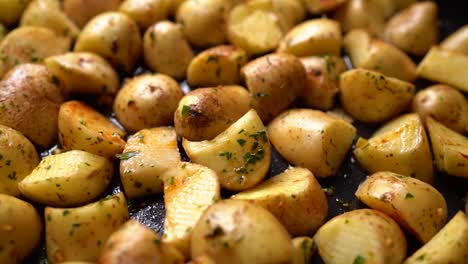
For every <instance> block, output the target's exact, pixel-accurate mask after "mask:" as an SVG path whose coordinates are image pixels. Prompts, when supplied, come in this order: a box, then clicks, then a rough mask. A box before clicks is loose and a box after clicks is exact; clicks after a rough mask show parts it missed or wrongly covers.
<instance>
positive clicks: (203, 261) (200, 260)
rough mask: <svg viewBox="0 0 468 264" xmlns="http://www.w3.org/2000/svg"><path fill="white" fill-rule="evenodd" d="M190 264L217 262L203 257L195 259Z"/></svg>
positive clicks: (214, 263)
mask: <svg viewBox="0 0 468 264" xmlns="http://www.w3.org/2000/svg"><path fill="white" fill-rule="evenodd" d="M188 264H216V262H215V261H214V260H213V259H212V258H211V257H208V256H207V255H201V256H199V257H197V258H195V259H192V260H191V261H190V262H189V263H188Z"/></svg>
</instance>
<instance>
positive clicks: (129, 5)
mask: <svg viewBox="0 0 468 264" xmlns="http://www.w3.org/2000/svg"><path fill="white" fill-rule="evenodd" d="M119 11H120V12H122V13H124V14H126V15H128V16H129V17H130V18H132V19H133V20H134V21H135V22H136V23H137V24H138V26H140V28H141V29H142V30H146V29H147V28H148V27H149V26H151V25H152V24H154V23H155V22H158V21H161V20H165V19H167V18H168V17H169V5H168V4H167V0H125V1H124V2H123V3H122V4H121V5H120V8H119Z"/></svg>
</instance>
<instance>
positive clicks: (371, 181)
mask: <svg viewBox="0 0 468 264" xmlns="http://www.w3.org/2000/svg"><path fill="white" fill-rule="evenodd" d="M356 196H357V197H358V198H359V200H361V201H362V202H363V203H365V204H366V205H367V206H369V207H370V208H372V209H375V210H379V211H381V212H383V213H385V214H387V215H388V216H390V217H392V218H393V219H394V220H395V221H397V222H398V223H399V224H400V225H401V226H402V227H403V228H405V229H406V230H408V231H409V232H410V233H412V234H413V235H414V236H416V238H418V240H419V241H421V242H422V243H427V242H428V241H429V240H430V239H431V238H432V237H433V236H434V235H435V234H437V232H439V230H440V229H441V228H442V227H443V226H444V225H445V222H446V221H447V203H446V202H445V199H444V197H443V196H442V194H441V193H440V192H439V191H437V190H436V189H435V188H434V187H432V186H431V185H430V184H427V183H425V182H423V181H420V180H418V179H415V178H411V177H407V176H403V175H400V174H396V173H392V172H377V173H374V174H372V175H371V176H369V177H368V178H367V179H366V180H365V181H364V182H363V183H361V185H360V186H359V188H358V190H357V191H356Z"/></svg>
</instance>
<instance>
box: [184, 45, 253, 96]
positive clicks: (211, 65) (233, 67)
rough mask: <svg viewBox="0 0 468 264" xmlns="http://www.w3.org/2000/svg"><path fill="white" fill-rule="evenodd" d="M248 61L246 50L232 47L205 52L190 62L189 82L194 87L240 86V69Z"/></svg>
mask: <svg viewBox="0 0 468 264" xmlns="http://www.w3.org/2000/svg"><path fill="white" fill-rule="evenodd" d="M247 60H248V58H247V54H246V53H245V51H244V50H242V49H240V48H237V47H234V46H230V45H229V46H228V45H221V46H216V47H213V48H210V49H207V50H204V51H202V52H201V53H199V54H198V55H197V56H196V57H195V58H193V60H192V61H191V62H190V65H189V67H188V69H187V82H188V84H189V85H190V86H192V87H210V86H213V87H215V86H217V85H229V84H239V83H240V69H241V68H242V66H244V64H246V63H247Z"/></svg>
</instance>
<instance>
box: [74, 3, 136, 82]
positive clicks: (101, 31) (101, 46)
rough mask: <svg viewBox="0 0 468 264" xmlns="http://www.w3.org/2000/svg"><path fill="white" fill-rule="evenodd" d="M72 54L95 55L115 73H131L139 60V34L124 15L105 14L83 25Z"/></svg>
mask: <svg viewBox="0 0 468 264" xmlns="http://www.w3.org/2000/svg"><path fill="white" fill-rule="evenodd" d="M74 50H75V51H88V52H93V53H96V54H98V55H100V56H102V57H103V58H105V59H107V60H108V61H109V62H110V63H111V64H112V65H113V66H114V67H116V68H117V69H118V70H120V71H124V72H126V73H130V72H132V71H133V69H134V68H135V66H136V63H137V61H138V58H139V56H140V51H141V37H140V30H139V28H138V25H137V24H136V23H135V21H133V20H132V19H131V18H130V17H128V16H127V15H124V14H122V13H119V12H106V13H103V14H100V15H98V16H96V17H94V18H93V19H91V21H89V22H88V24H86V26H85V27H84V28H83V30H82V31H81V34H80V35H79V36H78V39H77V40H76V44H75V49H74Z"/></svg>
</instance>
